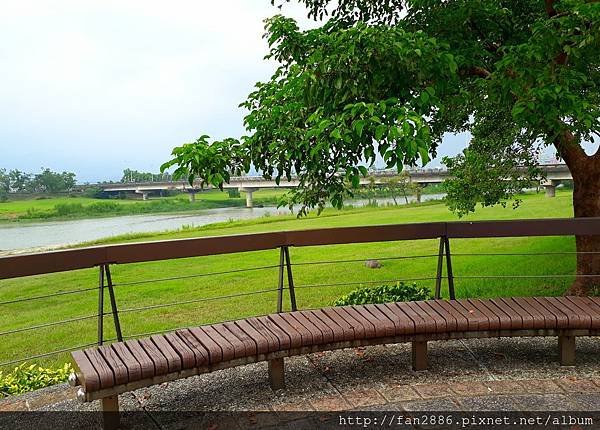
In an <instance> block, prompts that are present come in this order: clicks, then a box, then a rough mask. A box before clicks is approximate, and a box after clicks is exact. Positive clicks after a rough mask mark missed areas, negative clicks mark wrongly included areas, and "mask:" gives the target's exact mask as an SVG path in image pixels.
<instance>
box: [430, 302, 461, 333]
mask: <svg viewBox="0 0 600 430" xmlns="http://www.w3.org/2000/svg"><path fill="white" fill-rule="evenodd" d="M437 304H438V305H439V306H440V307H442V308H443V309H444V310H446V311H447V312H448V313H449V314H450V315H452V316H453V317H454V318H455V319H456V330H457V331H467V330H468V329H469V320H468V319H467V317H465V316H464V315H463V314H462V313H461V312H459V311H457V310H456V309H454V307H453V306H452V305H451V304H450V301H448V300H437Z"/></svg>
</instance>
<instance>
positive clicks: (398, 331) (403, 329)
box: [375, 303, 415, 336]
mask: <svg viewBox="0 0 600 430" xmlns="http://www.w3.org/2000/svg"><path fill="white" fill-rule="evenodd" d="M375 306H376V307H377V308H378V309H379V311H380V312H381V313H383V314H386V315H387V316H388V317H389V318H390V319H391V320H392V322H393V323H394V327H395V335H396V336H403V335H406V334H412V333H414V332H415V323H414V321H413V320H411V319H410V318H409V317H408V315H406V314H405V313H404V312H402V310H401V309H400V308H399V307H398V306H393V305H392V304H390V303H385V304H377V305H375Z"/></svg>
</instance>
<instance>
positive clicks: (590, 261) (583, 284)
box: [565, 163, 600, 296]
mask: <svg viewBox="0 0 600 430" xmlns="http://www.w3.org/2000/svg"><path fill="white" fill-rule="evenodd" d="M590 164H592V163H590ZM593 167H594V166H593V165H590V166H589V168H588V169H585V170H584V171H579V172H576V173H575V174H573V172H572V174H573V180H574V181H573V182H574V188H573V209H574V212H575V218H580V217H600V171H596V170H598V169H596V168H593ZM575 241H576V246H577V253H578V254H577V275H578V276H577V278H576V279H575V282H574V283H573V284H572V285H571V287H570V288H569V289H568V290H567V292H566V293H565V294H567V295H576V296H584V295H589V294H593V293H594V292H596V293H597V292H598V291H597V289H598V286H600V236H597V235H594V236H577V237H576V238H575ZM590 275H595V276H590Z"/></svg>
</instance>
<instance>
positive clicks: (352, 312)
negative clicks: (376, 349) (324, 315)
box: [336, 306, 377, 339]
mask: <svg viewBox="0 0 600 430" xmlns="http://www.w3.org/2000/svg"><path fill="white" fill-rule="evenodd" d="M336 312H337V313H339V314H340V315H341V316H344V315H348V317H349V318H352V319H353V320H354V321H356V323H357V324H360V325H361V326H362V327H363V329H364V333H365V334H364V339H371V338H374V337H375V336H376V334H377V332H376V331H375V326H374V325H373V323H372V322H371V321H369V320H367V319H366V318H365V317H364V316H362V315H361V314H360V313H359V312H358V311H357V310H356V309H354V308H353V307H352V306H344V307H341V308H339V309H336Z"/></svg>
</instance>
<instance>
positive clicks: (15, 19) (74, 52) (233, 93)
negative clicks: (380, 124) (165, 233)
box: [0, 0, 466, 182]
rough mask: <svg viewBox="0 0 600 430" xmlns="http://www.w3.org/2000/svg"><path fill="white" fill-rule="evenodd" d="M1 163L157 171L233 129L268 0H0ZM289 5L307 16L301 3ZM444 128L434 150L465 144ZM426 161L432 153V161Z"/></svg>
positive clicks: (263, 65)
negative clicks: (186, 149)
mask: <svg viewBox="0 0 600 430" xmlns="http://www.w3.org/2000/svg"><path fill="white" fill-rule="evenodd" d="M0 5H1V8H0V65H1V67H0V118H1V120H0V121H1V122H0V149H1V152H0V168H1V167H4V168H7V169H12V168H18V169H21V170H25V171H28V172H33V171H38V170H39V169H40V168H41V167H49V168H51V169H53V170H59V171H63V170H67V171H73V172H75V173H76V174H77V178H78V180H79V182H86V181H89V182H94V181H98V180H110V179H119V178H120V177H121V172H122V171H123V169H125V168H133V169H137V170H143V171H158V169H159V166H160V164H161V163H163V162H164V161H166V160H167V159H168V158H169V154H170V152H171V150H172V148H173V147H174V146H177V145H180V144H182V143H185V142H189V141H192V140H194V139H195V138H196V137H198V136H200V135H201V134H208V135H210V136H211V137H214V138H223V137H227V136H232V137H239V136H240V135H242V134H243V127H242V118H243V115H244V112H243V111H242V110H241V109H240V108H238V107H237V106H238V105H239V103H241V102H242V101H243V100H244V99H245V98H246V95H247V94H248V93H250V92H251V91H252V89H253V86H254V84H255V83H256V82H257V81H261V80H262V81H264V80H267V79H268V78H269V77H270V75H271V73H272V72H273V70H274V64H272V63H268V62H266V61H264V60H263V57H264V55H265V54H266V52H267V45H266V42H265V41H264V40H263V39H262V35H263V32H264V29H263V22H262V21H263V19H264V18H266V17H269V16H272V15H274V14H276V13H279V10H278V9H276V8H274V7H272V6H271V5H270V1H269V0H227V1H201V0H170V1H168V2H166V1H154V0H101V1H100V0H98V1H95V0H84V1H82V0H38V1H32V0H0ZM282 12H283V13H284V14H286V15H288V16H293V17H295V18H297V19H299V20H300V22H301V23H302V24H303V25H310V23H309V21H308V20H307V19H306V18H305V11H304V9H303V8H301V7H300V6H297V5H293V6H286V7H284V9H283V11H282ZM465 142H466V138H465V137H464V136H460V137H452V138H449V139H447V140H446V141H445V142H444V144H443V145H442V148H441V151H440V152H441V153H443V154H454V153H456V152H458V151H459V150H461V149H462V147H464V145H465ZM434 164H436V163H435V162H434Z"/></svg>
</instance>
